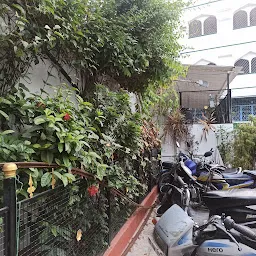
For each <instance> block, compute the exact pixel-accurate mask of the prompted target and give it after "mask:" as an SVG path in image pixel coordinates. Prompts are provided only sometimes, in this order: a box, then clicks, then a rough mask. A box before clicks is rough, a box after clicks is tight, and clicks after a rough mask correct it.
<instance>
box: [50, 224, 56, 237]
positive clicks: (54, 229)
mask: <svg viewBox="0 0 256 256" xmlns="http://www.w3.org/2000/svg"><path fill="white" fill-rule="evenodd" d="M51 231H52V234H53V235H54V236H55V237H56V236H57V235H58V233H57V228H56V226H52V228H51Z"/></svg>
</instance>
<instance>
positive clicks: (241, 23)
mask: <svg viewBox="0 0 256 256" xmlns="http://www.w3.org/2000/svg"><path fill="white" fill-rule="evenodd" d="M247 20H248V17H247V13H246V11H238V12H237V13H235V14H234V16H233V29H240V28H246V27H247V25H248V24H247Z"/></svg>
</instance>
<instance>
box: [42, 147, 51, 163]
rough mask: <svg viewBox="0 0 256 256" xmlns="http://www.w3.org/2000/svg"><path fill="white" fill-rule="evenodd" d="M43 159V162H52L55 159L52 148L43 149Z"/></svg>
mask: <svg viewBox="0 0 256 256" xmlns="http://www.w3.org/2000/svg"><path fill="white" fill-rule="evenodd" d="M41 159H42V161H43V162H46V163H48V164H52V161H53V153H52V151H50V150H47V151H43V152H42V153H41Z"/></svg>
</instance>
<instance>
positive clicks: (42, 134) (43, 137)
mask: <svg viewBox="0 0 256 256" xmlns="http://www.w3.org/2000/svg"><path fill="white" fill-rule="evenodd" d="M41 140H46V135H45V134H44V133H43V132H42V133H41Z"/></svg>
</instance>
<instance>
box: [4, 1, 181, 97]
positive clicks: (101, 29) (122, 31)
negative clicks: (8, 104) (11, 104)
mask: <svg viewBox="0 0 256 256" xmlns="http://www.w3.org/2000/svg"><path fill="white" fill-rule="evenodd" d="M183 6H184V3H183V2H182V1H181V0H176V1H165V0H130V1H127V0H115V1H114V0H110V1H101V0H96V1H88V0H76V1H64V0H34V1H13V0H3V1H1V4H0V20H1V23H0V24H1V26H0V29H1V32H0V40H1V44H0V57H1V65H0V85H1V90H2V93H4V92H6V91H8V90H9V89H10V88H11V87H13V86H14V85H15V84H16V83H17V82H18V81H19V78H20V77H25V76H27V75H28V70H29V67H31V65H34V64H37V63H38V62H39V60H40V59H42V60H45V59H47V60H50V62H51V63H52V64H54V65H55V67H57V68H58V70H59V72H60V73H61V74H62V76H64V77H65V78H66V79H67V81H68V82H69V83H71V84H73V86H75V87H78V88H79V89H80V92H81V94H82V95H86V94H88V93H91V92H92V89H93V88H94V85H95V83H96V82H100V83H104V84H108V83H110V84H119V85H120V86H121V87H123V88H128V89H129V90H131V91H134V90H135V91H141V90H143V88H145V87H147V86H148V85H149V84H152V83H158V82H160V81H161V82H163V81H165V80H166V79H169V78H170V77H171V76H176V75H177V74H179V72H181V66H180V64H179V63H178V62H177V58H178V54H179V51H180V50H181V46H180V45H179V43H178V38H179V37H180V31H179V16H180V14H181V8H182V7H183ZM70 72H71V74H73V75H72V76H71V75H69V74H70Z"/></svg>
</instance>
